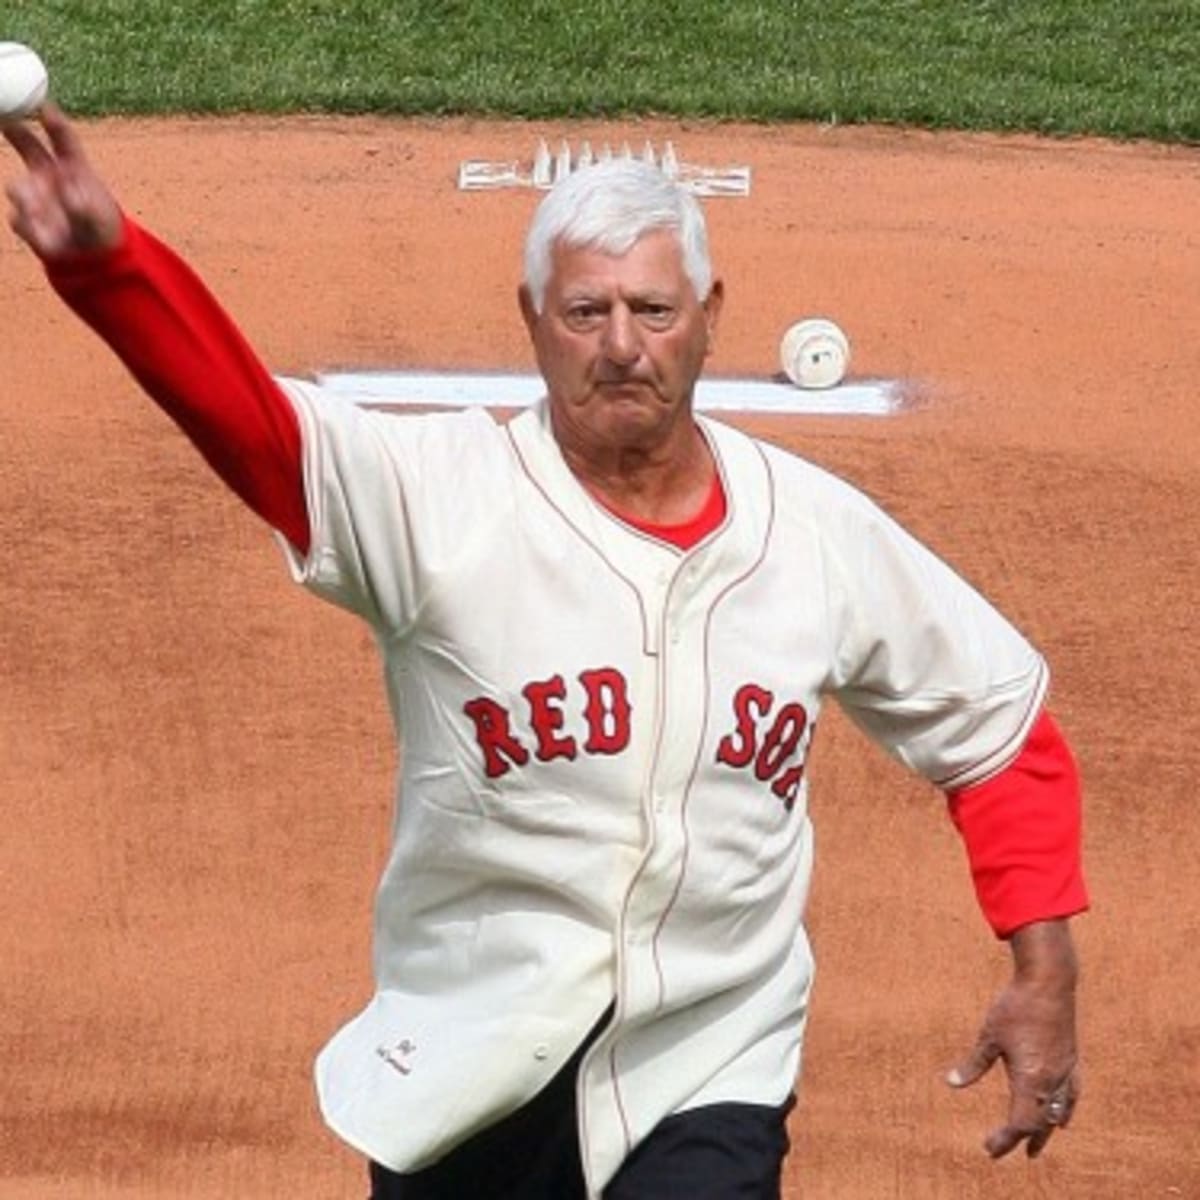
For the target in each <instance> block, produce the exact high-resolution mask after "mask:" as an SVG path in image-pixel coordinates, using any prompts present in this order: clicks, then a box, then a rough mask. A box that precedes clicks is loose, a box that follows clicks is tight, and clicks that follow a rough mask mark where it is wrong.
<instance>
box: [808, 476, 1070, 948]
mask: <svg viewBox="0 0 1200 1200" xmlns="http://www.w3.org/2000/svg"><path fill="white" fill-rule="evenodd" d="M830 526H831V528H832V530H833V531H834V533H833V534H832V535H831V540H830V547H829V553H828V560H829V563H830V574H831V584H830V587H831V595H832V596H833V597H834V601H833V606H832V607H833V611H834V612H835V613H836V614H837V620H836V632H835V634H834V640H835V645H836V652H835V661H836V663H837V668H836V680H835V688H834V690H835V694H836V698H837V699H838V700H839V701H840V703H841V704H842V706H843V707H844V708H845V710H846V711H847V713H848V714H849V715H850V716H851V718H852V719H853V720H854V721H855V722H856V723H857V724H859V725H860V726H861V727H862V728H863V729H864V730H865V731H866V732H867V733H868V734H869V735H870V736H871V737H872V738H873V739H874V740H875V741H877V742H878V743H880V744H881V745H883V746H884V747H885V748H886V749H887V750H888V751H890V752H891V753H892V754H893V755H894V756H896V757H897V758H899V759H900V760H901V761H902V762H904V763H905V764H907V765H908V766H909V767H911V768H912V769H913V770H915V771H917V772H918V773H920V774H921V775H923V776H924V777H925V778H927V779H928V780H930V782H932V783H934V784H935V785H936V786H938V787H939V788H941V789H942V790H943V791H944V792H945V793H946V796H947V800H948V804H949V811H950V815H951V818H952V820H953V821H954V823H955V825H956V827H957V828H958V830H959V832H960V834H961V836H962V838H963V842H964V845H965V847H966V851H967V857H968V861H969V863H970V867H971V873H972V879H973V882H974V886H975V891H976V895H977V897H978V900H979V904H980V907H981V909H982V911H983V914H984V916H985V918H986V919H987V921H988V922H989V924H990V925H991V926H992V928H993V930H994V931H995V932H996V934H997V935H998V936H1001V937H1006V936H1008V935H1009V934H1011V933H1012V932H1013V931H1015V930H1016V929H1018V928H1020V927H1021V926H1022V925H1025V924H1028V923H1029V922H1031V921H1036V920H1048V919H1051V918H1055V917H1062V916H1069V915H1072V914H1074V913H1076V912H1080V911H1082V910H1083V909H1085V908H1086V907H1087V893H1086V888H1085V886H1084V882H1083V875H1082V870H1081V866H1080V827H1081V816H1080V813H1081V802H1080V788H1079V776H1078V772H1077V770H1076V768H1075V763H1074V759H1073V758H1072V756H1071V753H1070V749H1069V747H1068V746H1067V744H1066V741H1065V739H1064V738H1063V737H1062V734H1061V732H1060V731H1059V729H1058V726H1057V725H1056V724H1055V722H1054V721H1053V719H1052V718H1051V717H1050V716H1049V714H1048V713H1046V712H1045V711H1044V708H1043V704H1044V700H1045V696H1046V691H1047V687H1048V671H1047V668H1046V665H1045V662H1044V661H1043V659H1042V657H1041V655H1040V654H1038V652H1037V651H1036V650H1035V649H1034V648H1033V647H1032V646H1031V645H1030V644H1029V642H1028V641H1027V640H1026V639H1025V638H1024V637H1023V636H1022V635H1021V634H1020V633H1019V632H1018V631H1017V630H1016V629H1015V628H1014V627H1013V626H1012V625H1011V624H1010V623H1009V622H1008V621H1007V620H1006V619H1005V618H1004V617H1003V616H1002V615H1001V614H1000V613H999V612H998V611H997V610H996V609H995V608H994V607H993V606H992V605H991V604H990V603H989V602H988V601H987V600H986V599H985V598H984V597H983V596H982V595H980V594H979V592H977V591H976V590H975V589H974V588H973V587H971V586H970V585H969V584H968V583H967V582H966V581H965V580H963V579H962V578H960V577H959V576H958V575H957V574H956V573H955V572H954V571H953V570H952V569H951V568H950V567H949V566H947V565H946V564H945V563H944V562H942V561H941V560H940V559H939V558H937V557H936V556H935V555H934V554H933V553H932V552H931V551H929V550H928V549H927V548H926V547H924V546H923V545H922V544H921V543H919V542H918V541H917V540H916V539H915V538H913V537H912V536H911V535H910V534H908V533H907V532H906V531H905V530H903V529H902V528H901V527H900V526H899V525H898V524H897V523H896V522H895V521H893V520H892V519H891V518H890V517H888V516H887V515H886V514H885V513H883V512H882V511H881V510H879V509H878V508H877V507H875V506H874V505H873V504H872V503H871V502H870V501H868V500H866V498H865V497H858V498H856V499H855V500H853V501H852V502H850V503H849V504H848V505H847V506H846V507H845V508H844V509H841V510H839V512H838V513H837V515H836V516H835V517H834V518H833V519H832V520H831V521H830Z"/></svg>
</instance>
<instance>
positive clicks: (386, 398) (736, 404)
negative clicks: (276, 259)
mask: <svg viewBox="0 0 1200 1200" xmlns="http://www.w3.org/2000/svg"><path fill="white" fill-rule="evenodd" d="M317 378H318V381H319V382H320V383H321V384H322V385H323V386H324V387H327V388H329V389H330V390H331V391H334V392H337V393H339V394H341V395H346V396H351V397H353V398H354V399H356V400H358V401H360V402H362V403H377V404H394V405H406V404H411V405H426V404H432V405H439V406H440V405H445V406H447V407H451V408H468V407H473V406H477V407H483V408H523V407H525V406H526V405H528V404H532V403H533V402H534V401H535V400H537V399H538V398H539V397H541V396H542V395H543V393H544V390H545V389H544V385H543V383H542V380H541V376H539V375H516V374H506V373H502V372H478V373H458V372H448V371H447V372H442V371H331V372H328V373H326V374H322V375H319V376H318V377H317ZM696 407H697V408H701V409H705V410H707V411H710V412H765V413H807V414H811V415H814V416H829V415H838V414H847V415H852V416H872V417H886V416H888V415H890V414H891V413H894V412H896V411H897V410H898V409H899V407H900V386H899V384H898V383H897V382H896V381H894V380H890V379H868V380H861V381H855V382H853V383H843V384H841V385H840V386H839V387H834V388H825V389H822V390H819V391H816V390H814V391H808V390H804V389H802V388H798V387H795V386H793V385H792V384H790V383H787V382H776V381H775V380H770V379H728V378H710V379H704V378H702V379H701V380H700V382H699V383H698V384H697V385H696Z"/></svg>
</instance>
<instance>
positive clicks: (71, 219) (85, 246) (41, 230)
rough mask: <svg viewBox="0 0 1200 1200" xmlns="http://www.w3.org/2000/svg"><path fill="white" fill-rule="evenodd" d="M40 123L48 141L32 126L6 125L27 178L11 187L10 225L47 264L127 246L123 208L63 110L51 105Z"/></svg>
mask: <svg viewBox="0 0 1200 1200" xmlns="http://www.w3.org/2000/svg"><path fill="white" fill-rule="evenodd" d="M40 119H41V123H42V128H43V129H44V130H45V132H46V139H47V140H46V141H43V140H42V139H41V138H40V137H38V135H37V134H36V133H35V132H34V131H33V129H32V127H31V126H29V125H27V124H6V125H4V126H3V132H4V137H5V139H6V140H7V141H8V143H9V144H10V145H11V146H12V147H13V149H14V150H16V152H17V153H18V154H19V155H20V156H21V161H22V162H23V163H24V164H25V174H24V176H22V177H20V178H18V179H14V180H13V181H12V182H11V183H9V184H8V185H7V187H6V188H5V192H6V193H7V194H8V198H9V200H10V201H11V202H12V212H11V214H10V217H9V223H10V224H11V225H12V227H13V230H14V232H15V233H16V235H17V236H18V237H19V238H21V239H22V240H23V241H24V242H26V243H28V245H29V246H30V248H31V249H32V250H33V252H34V253H35V254H36V255H38V257H39V258H42V259H44V260H46V261H53V260H55V259H62V258H68V257H70V256H71V255H75V254H86V253H89V252H92V251H103V250H109V249H112V248H113V247H115V246H117V245H118V244H119V243H120V241H121V230H122V218H121V209H120V207H119V206H118V204H117V202H116V200H115V199H114V198H113V195H112V193H111V192H110V191H109V190H108V187H107V186H106V185H105V183H104V181H103V180H102V179H101V178H100V176H99V175H97V174H96V172H95V170H94V169H93V167H92V165H91V163H89V162H88V159H87V155H86V154H85V153H84V151H83V143H82V142H81V141H80V139H79V135H78V133H76V131H75V128H74V126H73V125H72V124H71V122H70V121H68V120H67V118H66V116H65V115H64V113H63V112H62V110H61V109H60V108H59V107H58V106H57V105H55V104H49V103H48V104H46V105H45V106H44V107H43V108H42V110H41V115H40Z"/></svg>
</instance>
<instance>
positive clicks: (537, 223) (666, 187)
mask: <svg viewBox="0 0 1200 1200" xmlns="http://www.w3.org/2000/svg"><path fill="white" fill-rule="evenodd" d="M657 229H670V230H673V231H674V233H675V235H676V236H677V237H678V238H679V247H680V250H681V251H682V253H683V269H684V272H685V274H686V275H687V277H688V279H689V280H690V281H691V284H692V286H693V287H694V288H695V289H696V296H697V298H698V299H700V300H704V299H705V298H706V297H707V296H708V292H709V289H710V288H711V287H712V262H711V260H710V259H709V256H708V233H707V230H706V228H705V224H704V213H703V212H702V211H701V208H700V204H699V202H698V201H697V200H696V198H695V197H694V196H693V195H692V194H691V192H689V191H688V190H687V189H686V188H684V187H681V186H680V185H679V184H678V183H676V182H675V181H674V180H672V179H668V178H667V176H666V175H664V174H663V172H662V171H660V170H659V169H658V167H656V166H654V165H653V164H652V163H645V162H641V161H640V160H636V159H633V160H631V159H625V158H614V159H609V160H607V161H605V162H598V163H592V164H591V165H589V166H586V167H580V168H579V169H578V170H575V171H572V172H571V173H570V174H569V175H567V176H566V177H565V178H564V179H562V180H560V181H559V182H558V183H556V184H555V185H554V187H552V188H551V189H550V191H549V192H548V193H547V195H546V197H545V199H543V200H542V202H541V204H539V205H538V208H537V211H536V212H535V213H534V215H533V221H532V222H531V223H530V226H529V232H528V234H527V235H526V237H525V275H524V282H525V286H526V287H527V288H528V289H529V294H530V297H531V299H532V300H533V306H534V308H535V309H536V310H537V311H538V312H541V311H542V304H543V302H544V300H545V298H546V284H547V283H548V282H549V279H550V266H551V261H550V260H551V254H552V252H553V249H554V245H555V243H556V242H562V243H563V244H564V245H566V246H587V247H590V248H593V249H596V250H599V251H600V252H601V253H603V254H613V255H622V254H626V253H628V252H629V250H630V249H631V248H632V247H633V244H634V243H635V242H636V241H638V239H639V238H642V237H644V236H645V235H646V234H648V233H651V232H653V231H654V230H657Z"/></svg>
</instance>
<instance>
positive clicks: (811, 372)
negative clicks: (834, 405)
mask: <svg viewBox="0 0 1200 1200" xmlns="http://www.w3.org/2000/svg"><path fill="white" fill-rule="evenodd" d="M779 362H780V365H781V366H782V367H783V373H784V374H785V375H786V376H787V377H788V378H789V379H790V380H791V381H792V382H793V383H794V384H795V385H796V386H797V387H802V388H831V387H837V385H838V384H839V383H841V382H842V380H843V379H844V378H845V376H846V368H847V367H848V366H849V365H850V339H849V338H848V337H846V335H845V334H844V333H843V332H842V330H841V329H840V328H839V327H838V325H837V324H836V323H835V322H833V321H829V320H826V319H825V318H823V317H811V318H809V319H808V320H804V321H797V322H796V323H795V324H794V325H792V326H790V327H789V328H788V330H787V332H786V333H785V334H784V335H783V341H782V342H781V343H780V346H779Z"/></svg>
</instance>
